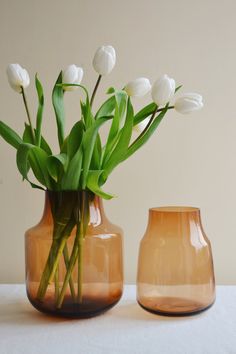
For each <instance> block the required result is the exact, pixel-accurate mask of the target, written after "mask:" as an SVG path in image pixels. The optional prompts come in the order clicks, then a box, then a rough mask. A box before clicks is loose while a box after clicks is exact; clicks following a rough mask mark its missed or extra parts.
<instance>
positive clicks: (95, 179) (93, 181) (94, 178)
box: [87, 170, 114, 200]
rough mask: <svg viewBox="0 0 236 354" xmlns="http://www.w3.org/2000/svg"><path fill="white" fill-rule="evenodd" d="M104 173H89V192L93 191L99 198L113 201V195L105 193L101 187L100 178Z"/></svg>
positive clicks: (96, 171)
mask: <svg viewBox="0 0 236 354" xmlns="http://www.w3.org/2000/svg"><path fill="white" fill-rule="evenodd" d="M102 173H103V170H95V171H89V172H88V178H87V187H88V189H89V190H91V191H92V192H93V193H95V194H96V195H98V196H99V197H102V198H104V199H107V200H108V199H112V198H114V196H113V195H111V194H108V193H105V192H104V191H103V190H102V189H101V188H100V186H99V178H100V176H101V174H102Z"/></svg>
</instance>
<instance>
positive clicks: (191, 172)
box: [0, 0, 236, 284]
mask: <svg viewBox="0 0 236 354" xmlns="http://www.w3.org/2000/svg"><path fill="white" fill-rule="evenodd" d="M235 13H236V2H235V1H234V0H232V1H230V0H224V1H215V0H212V1H211V0H198V1H194V0H178V1H175V0H172V1H171V0H138V1H137V0H136V1H132V0H126V1H124V0H120V1H115V0H99V1H98V0H97V1H95V0H94V1H91V0H69V1H66V2H65V1H62V0H57V1H56V0H53V1H48V0H47V1H46V0H41V1H35V0H27V1H26V0H22V1H16V0H15V1H13V0H0V49H1V52H0V53H1V55H0V117H1V118H0V119H3V120H5V121H6V122H8V124H9V125H11V126H12V127H15V128H16V129H17V130H18V131H22V127H23V121H24V119H25V113H24V110H23V106H22V102H21V97H20V95H18V94H16V93H14V92H13V91H12V90H11V89H10V87H9V86H8V83H7V80H6V75H5V68H6V66H7V64H8V63H10V62H13V63H14V62H19V63H20V64H21V65H23V66H25V67H26V68H27V69H28V70H29V72H30V75H31V77H32V79H33V75H34V73H35V72H36V71H37V72H38V73H39V75H40V78H41V80H42V81H43V83H44V86H45V92H46V96H47V109H46V115H45V121H44V128H45V135H46V137H47V138H48V140H50V141H51V142H52V143H53V144H55V141H56V139H55V137H54V135H55V122H54V116H53V113H52V109H51V107H50V102H49V101H50V90H51V87H52V85H53V83H54V80H55V78H56V76H57V73H58V72H59V70H60V69H61V68H63V67H64V66H66V65H67V64H70V63H76V64H78V65H82V66H83V67H84V69H85V79H84V83H85V84H86V85H88V86H89V87H90V88H91V87H92V86H93V85H94V81H95V78H96V76H95V73H94V72H93V70H92V68H91V59H92V56H93V53H94V51H95V49H96V48H97V47H98V46H99V45H101V44H112V45H113V46H114V47H115V48H116V51H117V66H116V68H115V70H114V71H113V72H112V74H111V75H110V76H108V77H107V78H105V79H104V80H103V83H102V87H101V88H102V89H103V90H105V88H106V87H109V86H110V85H114V86H117V87H120V86H122V85H124V84H125V83H126V82H127V81H129V80H132V79H134V78H136V77H138V76H147V77H149V78H150V79H151V80H154V79H155V78H157V77H158V76H159V75H160V74H162V73H168V74H169V75H170V76H172V77H174V78H175V79H176V81H177V83H178V84H182V83H183V84H184V90H187V91H197V92H201V93H202V94H203V95H204V101H205V108H204V110H202V111H201V112H199V113H196V114H192V115H190V116H181V115H178V114H177V113H175V112H171V113H170V114H169V115H168V117H167V118H166V119H165V121H163V123H162V124H161V126H160V128H159V131H158V132H157V134H156V135H155V136H154V137H153V138H152V140H151V141H149V143H148V144H147V145H146V146H145V147H144V148H143V149H142V150H141V151H140V152H138V153H137V154H136V155H135V156H133V157H132V158H131V159H130V160H129V161H128V162H125V163H124V164H123V165H121V166H120V167H119V168H118V169H117V170H116V171H115V172H114V173H113V175H112V177H111V179H110V180H109V182H108V183H107V186H106V189H107V190H108V191H111V192H113V193H114V194H116V195H118V196H119V197H118V198H117V199H114V200H113V201H110V202H106V205H105V206H106V210H107V214H108V216H109V217H110V219H111V220H113V221H114V222H116V223H117V224H119V225H120V226H122V227H123V229H124V231H125V273H126V281H127V282H134V281H135V276H136V261H137V251H138V244H139V241H140V239H141V237H142V234H143V232H144V230H145V226H146V223H147V210H148V208H149V207H151V206H158V205H166V204H180V205H183V204H184V205H193V206H199V207H200V208H201V211H202V218H203V224H204V227H205V231H206V233H207V234H208V235H209V238H210V239H211V242H212V247H213V252H214V261H215V270H216V277H217V282H218V283H220V284H236V260H235V254H236V217H235V215H236V204H235V201H236V158H235V157H236V154H235V152H236V139H235V137H236V113H235V110H236V108H235V97H236V90H235V78H236V40H235V33H236V21H235ZM32 81H33V80H32ZM27 93H28V96H29V99H30V105H31V108H32V110H33V111H34V112H35V109H36V104H35V102H36V96H35V92H34V88H33V85H31V87H30V88H29V89H28V90H27ZM103 98H104V94H103V93H102V90H101V91H100V93H99V95H98V97H97V101H99V99H100V100H101V99H103ZM144 102H147V100H136V101H135V105H136V107H137V108H138V107H139V106H141V105H142V104H143V103H144ZM78 109H79V95H78V93H73V94H71V95H67V102H66V110H67V116H68V128H69V127H70V126H71V125H72V123H73V122H74V121H75V120H76V117H77V114H78V113H77V112H78ZM0 163H1V165H0V166H1V167H0V218H1V220H0V222H1V233H0V242H1V243H0V245H1V246H0V282H22V281H23V280H24V238H23V234H24V230H25V229H27V228H28V227H29V226H31V225H33V224H34V223H36V221H38V220H39V217H40V215H41V212H42V204H43V194H42V193H41V192H39V191H34V190H31V188H30V187H29V186H28V185H27V184H26V183H22V182H21V178H20V176H19V174H18V173H17V170H16V167H15V151H13V150H12V149H11V148H10V147H9V146H7V145H6V144H5V143H4V142H3V141H0Z"/></svg>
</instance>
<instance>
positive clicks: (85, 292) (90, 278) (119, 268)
mask: <svg viewBox="0 0 236 354" xmlns="http://www.w3.org/2000/svg"><path fill="white" fill-rule="evenodd" d="M25 254H26V286H27V295H28V298H29V301H30V302H31V304H32V305H33V306H34V307H35V308H36V309H37V310H39V311H41V312H45V313H48V314H52V315H58V316H66V317H78V318H79V317H82V318H83V317H91V316H95V315H97V314H100V313H102V312H104V311H106V310H108V309H109V308H111V307H112V306H114V305H115V304H116V303H117V302H118V301H119V299H120V297H121V295H122V288H123V263H122V231H121V229H120V228H119V227H117V226H115V225H113V224H111V223H110V222H109V220H108V219H107V218H106V216H105V213H104V209H103V204H102V200H101V199H100V198H99V197H98V196H95V195H93V194H91V193H88V192H85V191H84V192H49V191H48V192H46V198H45V208H44V213H43V217H42V219H41V221H40V222H39V224H38V225H36V226H34V227H32V228H31V229H29V230H28V231H27V232H26V234H25Z"/></svg>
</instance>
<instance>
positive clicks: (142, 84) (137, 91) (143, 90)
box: [125, 77, 151, 97]
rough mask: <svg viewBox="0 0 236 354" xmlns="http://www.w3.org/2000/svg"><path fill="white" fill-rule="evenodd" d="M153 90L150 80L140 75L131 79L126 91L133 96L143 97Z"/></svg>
mask: <svg viewBox="0 0 236 354" xmlns="http://www.w3.org/2000/svg"><path fill="white" fill-rule="evenodd" d="M150 90H151V84H150V81H149V80H148V79H147V78H145V77H140V78H138V79H135V80H133V81H130V82H129V83H128V84H127V85H126V86H125V91H126V92H127V94H128V95H129V96H131V97H141V96H144V95H146V94H147V93H148V92H149V91H150Z"/></svg>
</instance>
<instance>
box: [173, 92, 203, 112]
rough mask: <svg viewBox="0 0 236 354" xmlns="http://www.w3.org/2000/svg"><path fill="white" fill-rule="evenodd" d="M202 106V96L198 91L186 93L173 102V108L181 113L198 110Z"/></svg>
mask: <svg viewBox="0 0 236 354" xmlns="http://www.w3.org/2000/svg"><path fill="white" fill-rule="evenodd" d="M202 107H203V99H202V96H201V95H199V94H198V93H186V94H184V95H182V96H181V97H179V98H178V99H177V100H176V102H175V109H176V111H177V112H179V113H182V114H188V113H191V112H193V111H198V110H199V109H201V108H202Z"/></svg>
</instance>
